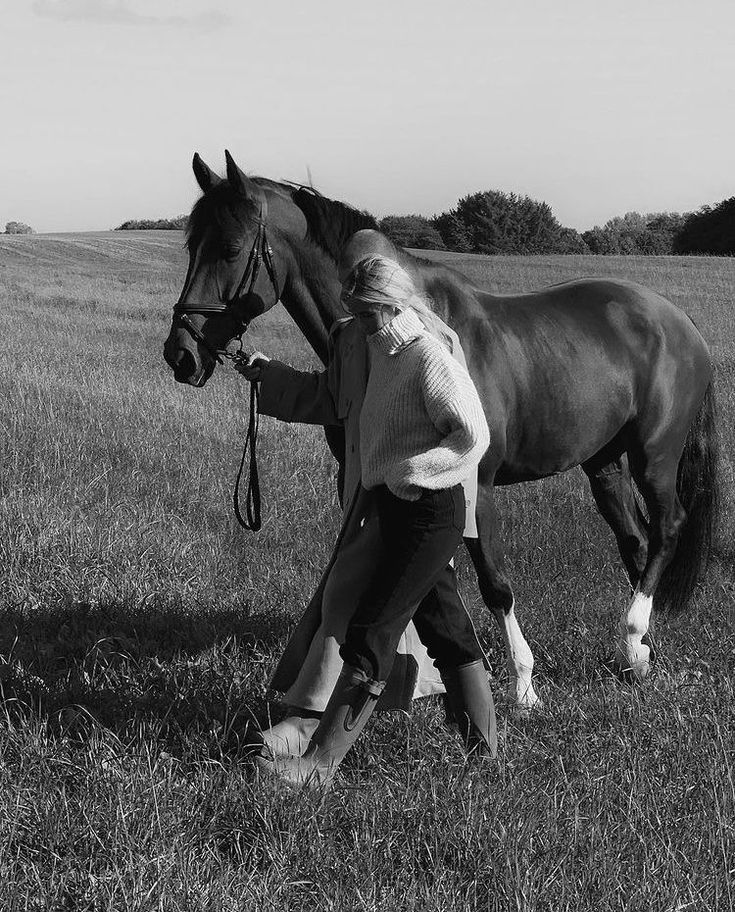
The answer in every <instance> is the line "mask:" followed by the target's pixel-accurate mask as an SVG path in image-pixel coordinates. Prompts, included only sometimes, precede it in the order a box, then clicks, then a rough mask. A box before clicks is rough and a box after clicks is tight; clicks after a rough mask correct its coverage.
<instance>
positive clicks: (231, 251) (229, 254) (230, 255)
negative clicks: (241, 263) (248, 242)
mask: <svg viewBox="0 0 735 912" xmlns="http://www.w3.org/2000/svg"><path fill="white" fill-rule="evenodd" d="M241 250H242V248H241V247H225V259H226V260H227V261H228V262H232V261H233V260H236V259H237V258H238V257H239V256H240V252H241Z"/></svg>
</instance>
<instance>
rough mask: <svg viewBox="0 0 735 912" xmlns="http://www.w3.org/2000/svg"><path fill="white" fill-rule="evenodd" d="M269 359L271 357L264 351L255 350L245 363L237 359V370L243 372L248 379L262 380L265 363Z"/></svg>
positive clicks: (252, 380)
mask: <svg viewBox="0 0 735 912" xmlns="http://www.w3.org/2000/svg"><path fill="white" fill-rule="evenodd" d="M269 361H270V358H269V357H267V356H266V355H264V354H263V352H253V353H252V355H250V357H249V358H248V360H247V361H246V362H245V363H244V364H243V363H242V362H240V363H238V362H237V361H235V362H234V364H235V370H236V371H237V372H238V373H240V374H242V375H243V377H244V378H245V379H246V380H250V381H251V382H254V381H257V380H260V375H261V373H262V370H263V365H264V364H267V363H268V362H269Z"/></svg>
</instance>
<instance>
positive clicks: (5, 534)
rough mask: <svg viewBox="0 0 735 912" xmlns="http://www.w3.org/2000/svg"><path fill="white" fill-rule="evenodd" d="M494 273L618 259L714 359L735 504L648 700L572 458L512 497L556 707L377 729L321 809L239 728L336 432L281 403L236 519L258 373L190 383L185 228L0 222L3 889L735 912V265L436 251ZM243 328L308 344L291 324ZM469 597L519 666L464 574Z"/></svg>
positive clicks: (327, 539)
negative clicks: (327, 435) (459, 738)
mask: <svg viewBox="0 0 735 912" xmlns="http://www.w3.org/2000/svg"><path fill="white" fill-rule="evenodd" d="M435 256H436V257H437V258H441V259H445V260H450V261H451V262H452V265H455V266H456V267H457V268H460V269H462V270H463V271H465V272H467V273H468V274H469V275H471V276H472V277H473V279H475V280H476V281H478V282H480V283H482V284H484V285H486V286H488V287H490V288H492V289H506V290H524V289H531V288H537V287H540V286H542V285H544V284H548V283H551V282H555V281H562V280H564V279H566V278H571V277H575V276H579V275H583V274H612V275H617V276H625V277H628V278H633V279H636V280H638V281H641V282H643V283H644V284H646V285H649V286H651V287H654V288H656V289H657V290H659V291H661V292H662V293H663V294H665V295H666V296H667V297H669V298H671V299H672V300H674V301H675V302H676V303H677V304H680V305H681V306H683V307H685V308H686V310H687V311H688V312H689V313H690V314H691V315H692V316H693V317H694V319H695V320H696V322H697V323H698V325H699V326H700V328H701V330H702V332H703V334H704V335H705V337H706V338H707V339H708V341H709V342H710V343H711V345H712V348H713V351H714V353H715V358H716V362H717V385H718V397H719V404H720V417H719V423H720V428H721V434H722V449H723V454H724V472H723V475H724V485H725V490H724V494H723V496H724V500H725V504H726V516H725V519H724V522H723V527H722V529H721V530H720V538H719V544H718V551H717V554H718V557H717V559H716V560H715V562H714V563H713V565H712V567H711V568H710V572H709V575H708V577H707V580H706V581H705V583H704V584H703V586H702V587H701V589H700V590H699V592H698V593H697V597H696V599H695V604H694V606H693V608H692V611H691V612H690V613H689V614H688V615H686V616H684V617H681V618H678V619H676V620H672V621H670V622H667V621H665V620H664V619H660V620H658V621H657V623H656V625H655V627H654V630H653V644H654V647H655V653H656V665H655V672H654V674H653V676H652V679H651V680H650V681H649V683H647V684H646V686H645V687H640V688H629V687H627V686H625V685H622V684H620V683H618V682H617V681H615V680H613V679H610V678H608V677H606V676H605V675H604V673H603V667H604V666H603V660H604V659H605V658H606V657H607V654H608V651H609V643H610V636H611V631H612V629H613V626H614V623H615V621H616V619H617V616H618V614H619V612H620V611H621V610H622V608H623V606H624V605H625V603H626V599H627V597H628V592H627V589H626V586H625V583H624V580H623V574H622V571H621V568H620V563H619V560H618V557H617V554H616V552H615V549H614V545H613V542H612V536H611V535H610V533H609V531H608V530H607V528H606V527H605V526H604V524H603V523H602V521H601V520H600V519H599V518H598V516H597V514H596V513H595V511H594V507H593V505H592V502H591V498H590V496H589V494H588V492H587V490H586V488H585V485H584V482H583V480H582V478H581V476H580V475H579V474H578V473H576V472H572V473H568V474H567V475H566V476H564V477H562V478H559V479H554V480H550V481H545V482H541V483H537V484H530V485H524V486H520V487H515V488H510V489H506V490H504V491H502V492H501V495H500V498H501V500H500V503H501V510H502V514H503V536H504V540H505V544H506V554H507V559H506V563H507V570H508V572H509V574H510V576H511V578H512V580H513V582H514V586H515V589H516V599H517V605H518V611H519V615H520V618H521V622H522V624H523V625H524V628H525V630H526V633H527V635H528V638H529V640H530V643H531V645H532V648H533V649H534V652H535V654H536V658H537V666H536V667H537V676H538V683H539V689H540V691H541V694H542V696H543V697H544V699H545V709H544V710H543V711H542V712H541V713H540V714H538V715H537V716H536V717H534V718H533V719H532V720H530V721H528V722H519V721H518V720H516V719H514V718H513V717H512V716H511V715H510V714H509V713H508V712H507V711H506V710H505V708H504V707H502V706H501V707H500V721H501V736H502V738H501V740H502V752H501V760H500V762H499V763H498V764H484V765H483V764H466V763H465V762H464V760H463V757H462V753H461V750H460V748H459V745H458V744H457V743H456V741H455V739H454V738H453V736H452V735H451V733H449V732H448V731H446V730H445V729H444V727H443V722H442V719H443V716H442V712H441V709H440V707H439V706H437V705H436V704H435V703H434V702H432V701H422V703H421V704H420V705H419V706H417V708H416V709H415V711H414V713H413V714H412V715H411V717H410V718H408V717H403V716H400V715H389V716H381V717H380V718H378V719H377V720H376V722H375V723H374V724H373V725H372V727H371V728H370V729H369V733H368V735H367V736H366V737H365V738H363V741H362V743H361V744H360V745H358V748H357V749H356V751H355V754H354V756H350V757H349V758H348V761H347V762H346V769H345V773H344V776H343V777H342V780H341V784H340V785H339V786H338V787H337V788H336V789H335V790H334V791H333V792H332V793H330V794H329V795H327V796H326V797H324V798H321V799H320V798H317V797H314V796H311V795H307V794H301V793H298V792H293V793H292V792H290V791H284V790H282V789H279V788H278V787H276V786H275V785H274V784H272V783H265V784H263V783H259V782H257V781H255V780H253V778H252V770H251V767H250V765H249V763H248V759H247V756H246V742H247V737H248V726H249V724H251V723H252V722H253V721H258V722H263V721H265V719H266V717H267V712H268V704H267V703H266V690H267V681H268V675H269V673H270V670H271V669H272V667H273V665H274V662H275V660H276V658H277V656H278V654H279V652H280V650H281V649H282V647H283V644H284V642H285V639H286V637H287V635H288V631H289V629H290V627H291V625H292V624H293V623H294V621H295V620H296V619H297V618H298V616H299V614H300V612H301V610H302V609H303V606H304V604H305V602H306V601H307V599H308V596H309V594H310V593H311V591H312V590H313V588H314V586H315V585H316V582H317V580H318V577H319V573H320V570H321V567H322V566H323V564H324V562H325V560H326V558H327V555H328V553H329V550H330V548H331V544H332V541H333V538H334V535H335V533H336V530H337V526H338V510H337V506H336V501H335V497H334V484H333V475H334V467H333V464H332V461H331V457H329V455H328V453H327V450H326V447H325V446H324V443H323V441H322V437H321V435H320V433H319V432H318V431H317V430H315V429H309V428H301V427H288V426H285V425H277V424H276V423H274V422H270V421H268V420H266V419H264V420H263V422H262V426H261V427H262V436H261V443H260V456H261V464H262V469H261V471H262V476H263V478H262V484H263V487H264V493H265V524H264V528H263V531H262V532H261V533H260V535H258V536H252V535H248V534H244V533H242V532H241V531H240V529H239V528H238V527H237V526H236V525H235V523H234V520H233V518H232V516H231V513H230V496H231V483H232V479H233V475H234V472H235V469H236V466H237V461H238V459H239V454H240V447H241V446H242V443H243V435H244V429H245V426H246V418H247V416H246V410H247V385H246V384H245V383H243V382H242V381H241V379H240V378H239V377H237V376H235V375H234V373H233V372H229V371H225V370H222V369H219V370H218V372H217V374H216V375H215V377H214V378H213V379H212V380H211V381H210V383H209V384H208V385H207V387H206V388H205V389H204V390H199V391H195V390H193V389H189V388H183V387H179V386H177V385H176V384H175V383H174V382H173V378H172V375H171V373H170V371H169V370H168V368H167V367H166V365H165V364H164V363H163V359H162V355H161V347H162V344H163V339H164V338H165V335H166V333H167V331H168V325H169V321H170V308H171V304H172V302H173V300H175V296H176V295H177V293H178V290H179V285H180V282H181V281H182V279H183V274H184V266H185V264H184V254H183V251H182V249H181V246H180V236H179V235H177V234H173V233H157V232H145V233H140V234H136V233H133V234H125V235H74V236H50V237H30V238H29V237H17V238H2V239H0V316H1V318H2V325H3V331H2V333H0V352H1V353H2V354H1V356H0V389H1V390H2V393H3V395H2V400H1V401H0V439H1V440H2V463H1V464H0V466H1V468H0V687H1V688H2V691H3V696H4V701H3V703H2V706H1V707H0V708H1V709H2V718H3V721H2V724H0V797H1V804H0V907H1V908H3V909H8V910H15V909H18V910H20V909H23V910H26V909H38V910H41V909H58V910H61V909H73V910H77V909H90V910H98V909H121V910H123V909H124V910H134V909H136V910H137V909H140V910H151V909H162V910H164V909H165V910H169V909H170V910H174V909H176V910H178V909H186V910H188V909H211V910H222V909H233V910H234V909H250V908H253V909H255V908H258V909H274V910H276V909H278V910H283V909H335V910H338V909H339V910H344V909H356V910H357V909H365V910H394V909H406V910H413V909H415V910H439V909H442V910H444V909H487V910H495V909H498V910H505V909H514V910H534V912H536V910H547V909H548V910H552V909H553V910H554V912H563V910H587V909H592V908H595V909H600V910H606V909H626V910H637V909H640V910H644V909H645V910H654V909H655V910H658V909H661V910H675V909H676V910H679V909H682V910H683V909H693V910H700V909H729V908H732V907H733V906H734V905H735V903H734V901H733V890H734V889H735V885H734V879H735V878H734V872H735V862H733V858H735V777H734V775H733V765H734V764H735V746H734V745H735V730H734V729H735V711H734V710H733V705H734V696H735V695H734V694H733V686H734V685H733V681H734V680H735V674H734V673H735V634H734V633H733V621H735V617H734V616H733V607H732V606H733V597H734V596H735V573H734V572H733V566H732V551H731V547H730V542H731V541H732V532H733V525H732V517H731V515H730V514H731V512H732V511H730V510H729V509H728V508H729V504H731V503H732V502H733V464H732V453H733V451H734V447H733V444H735V428H734V427H733V411H734V409H733V405H734V404H735V403H734V400H735V325H733V324H734V321H735V311H734V310H733V307H732V300H731V298H732V288H733V287H734V286H735V265H733V261H731V260H713V259H692V258H625V257H620V258H592V257H590V258H583V257H556V258H555V257H533V258H492V259H488V258H484V257H464V256H461V257H460V256H452V255H447V254H436V255H435ZM252 336H253V338H252V339H251V343H250V344H251V345H253V346H255V345H257V346H258V347H259V348H262V349H263V350H265V351H268V352H271V353H274V354H276V353H277V354H281V355H282V356H283V357H285V358H286V359H287V360H291V361H292V362H293V363H295V364H297V365H298V366H307V365H309V364H314V363H315V362H314V360H313V358H312V356H311V354H310V353H309V351H308V350H307V348H306V345H305V343H304V342H303V340H302V339H301V337H300V335H299V333H298V331H297V330H296V329H295V327H293V326H292V324H291V323H290V322H289V320H288V317H287V316H286V315H285V314H284V313H283V312H281V311H280V309H276V310H275V311H273V312H272V313H271V314H270V315H269V316H268V317H267V318H266V319H264V320H263V321H262V322H261V325H260V326H259V327H258V328H257V330H256V331H255V332H254V333H253V334H252ZM460 574H461V581H462V586H463V590H464V593H465V595H466V597H467V600H468V603H469V606H470V610H471V611H472V613H473V615H474V618H475V620H476V623H477V626H478V629H479V631H480V634H481V637H482V639H483V641H484V643H485V645H486V646H487V649H488V652H489V653H490V655H491V658H492V660H493V663H494V669H495V672H494V683H495V687H496V692H497V693H498V695H500V694H502V692H503V690H504V685H505V680H504V669H503V656H502V651H501V649H500V646H499V643H498V638H497V637H496V634H495V630H494V629H493V627H492V625H491V622H490V619H489V617H488V613H487V611H486V610H485V609H484V607H483V605H482V603H481V601H480V599H479V597H478V595H477V591H476V586H475V583H474V580H473V578H472V574H471V572H470V570H469V568H468V565H467V562H466V561H465V560H464V559H462V560H461V561H460Z"/></svg>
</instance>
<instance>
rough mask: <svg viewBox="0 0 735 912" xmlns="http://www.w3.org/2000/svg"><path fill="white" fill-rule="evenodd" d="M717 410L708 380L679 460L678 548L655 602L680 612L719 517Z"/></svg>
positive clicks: (704, 560) (700, 571)
mask: <svg viewBox="0 0 735 912" xmlns="http://www.w3.org/2000/svg"><path fill="white" fill-rule="evenodd" d="M716 417H717V409H716V402H715V391H714V386H713V382H712V381H710V383H709V385H708V386H707V390H706V392H705V394H704V399H703V401H702V404H701V405H700V407H699V411H698V412H697V414H696V416H695V418H694V421H693V422H692V426H691V427H690V428H689V433H688V434H687V438H686V441H685V443H684V451H683V453H682V455H681V459H680V460H679V470H678V473H677V478H676V493H677V495H678V497H679V501H680V503H681V505H682V507H684V509H685V511H686V514H687V516H686V519H685V521H684V524H683V526H682V528H681V530H680V532H679V540H678V542H677V545H676V551H675V553H674V556H673V558H672V559H671V561H670V562H669V565H668V566H667V568H666V570H665V571H664V573H663V575H662V577H661V582H660V583H659V586H658V588H657V590H656V601H657V602H658V604H659V605H660V606H661V607H665V608H666V609H667V610H669V611H670V612H672V613H677V612H680V611H683V610H684V609H685V608H686V607H687V604H688V602H689V599H690V598H691V596H692V593H693V592H694V588H695V586H696V584H697V582H698V581H699V580H700V579H701V577H702V576H703V575H704V573H705V571H706V569H707V564H708V562H709V558H710V552H711V550H712V544H713V541H714V537H715V533H716V530H717V519H718V506H719V504H718V495H719V490H720V488H719V483H718V462H719V460H718V455H719V454H718V442H717V427H716Z"/></svg>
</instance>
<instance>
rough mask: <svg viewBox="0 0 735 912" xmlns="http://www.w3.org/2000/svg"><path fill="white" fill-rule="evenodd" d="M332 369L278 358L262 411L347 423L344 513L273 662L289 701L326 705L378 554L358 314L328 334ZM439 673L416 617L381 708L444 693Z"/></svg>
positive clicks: (473, 489)
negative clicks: (363, 447)
mask: <svg viewBox="0 0 735 912" xmlns="http://www.w3.org/2000/svg"><path fill="white" fill-rule="evenodd" d="M447 331H448V334H449V336H450V337H451V338H452V341H453V354H454V356H455V357H456V358H457V359H458V360H460V361H461V362H462V363H464V354H463V353H462V349H461V346H460V345H459V339H458V338H457V337H456V335H455V334H454V333H453V332H452V331H451V330H449V328H448V327H447ZM329 344H330V351H329V359H328V364H327V368H326V370H324V371H321V372H314V373H309V372H306V371H298V370H295V369H294V368H292V367H289V366H288V365H286V364H283V363H282V362H280V361H275V360H274V361H269V362H268V363H267V364H266V365H265V366H264V368H263V371H262V374H261V385H260V411H261V412H262V413H263V414H264V415H270V416H272V417H274V418H279V419H280V420H281V421H290V422H299V423H304V424H320V425H342V426H343V427H344V432H345V465H344V497H343V504H344V509H343V519H342V528H341V529H340V533H339V536H338V538H337V542H336V544H335V547H334V550H333V551H332V555H331V558H330V560H329V563H328V565H327V567H326V570H325V571H324V574H323V576H322V578H321V580H320V582H319V586H318V587H317V590H316V592H315V593H314V595H313V597H312V599H311V601H310V602H309V604H308V606H307V608H306V611H305V612H304V615H303V617H302V618H301V620H300V621H299V623H298V625H297V627H296V629H295V630H294V632H293V634H292V636H291V638H290V640H289V642H288V644H287V645H286V649H285V650H284V653H283V656H282V657H281V660H280V662H279V663H278V666H277V668H276V671H275V673H274V676H273V679H272V681H271V686H272V687H273V688H274V689H275V690H277V691H280V692H282V693H283V695H284V696H283V700H284V702H285V703H287V704H288V705H289V706H296V707H300V708H302V709H310V710H315V711H322V710H324V708H325V706H326V704H327V700H328V699H329V696H330V695H331V693H332V690H333V688H334V685H335V682H336V680H337V677H338V675H339V672H340V670H341V668H342V659H341V657H340V655H339V647H340V644H341V643H343V642H344V637H345V633H346V631H347V625H348V622H349V620H350V617H351V616H352V611H353V609H354V607H355V604H356V600H355V593H356V592H360V591H362V590H363V589H364V587H365V585H366V584H367V581H368V579H369V577H370V575H371V574H372V573H373V572H374V570H375V567H376V566H379V563H380V561H381V551H382V547H383V545H382V541H381V538H380V535H379V533H378V522H377V515H376V512H375V509H374V504H373V497H372V495H371V493H370V492H369V491H365V490H364V489H363V488H361V487H360V477H361V468H360V410H361V408H362V402H363V399H364V396H365V389H366V386H367V376H368V370H369V368H368V352H367V345H366V342H365V336H364V334H363V332H362V330H361V329H360V327H359V326H358V325H357V321H356V320H353V319H346V320H340V321H338V322H337V323H336V324H335V326H334V327H333V329H332V332H331V335H330V340H329ZM464 487H465V500H466V506H467V512H466V515H467V520H468V523H467V528H466V529H465V535H466V536H468V537H472V536H476V535H477V532H476V526H475V502H476V497H477V478H476V476H475V477H474V478H471V479H469V480H468V481H467V483H466V484H465V486H464ZM443 692H444V687H443V685H442V683H441V679H440V677H439V673H438V671H437V670H436V668H435V667H434V665H433V662H432V660H431V659H430V658H429V656H428V654H427V652H426V649H425V648H424V646H423V644H422V643H421V641H420V640H419V638H418V634H417V633H416V629H415V627H414V626H413V624H412V623H411V624H409V626H408V628H407V629H406V632H405V633H404V635H403V636H402V637H401V641H400V643H399V646H398V650H397V655H396V661H395V662H394V665H393V670H392V672H391V675H390V677H389V679H388V682H387V684H386V687H385V690H384V691H383V694H382V696H381V698H380V703H379V708H382V709H404V710H405V709H408V708H409V706H410V703H411V699H412V698H417V697H422V696H427V695H429V694H433V693H443Z"/></svg>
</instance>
